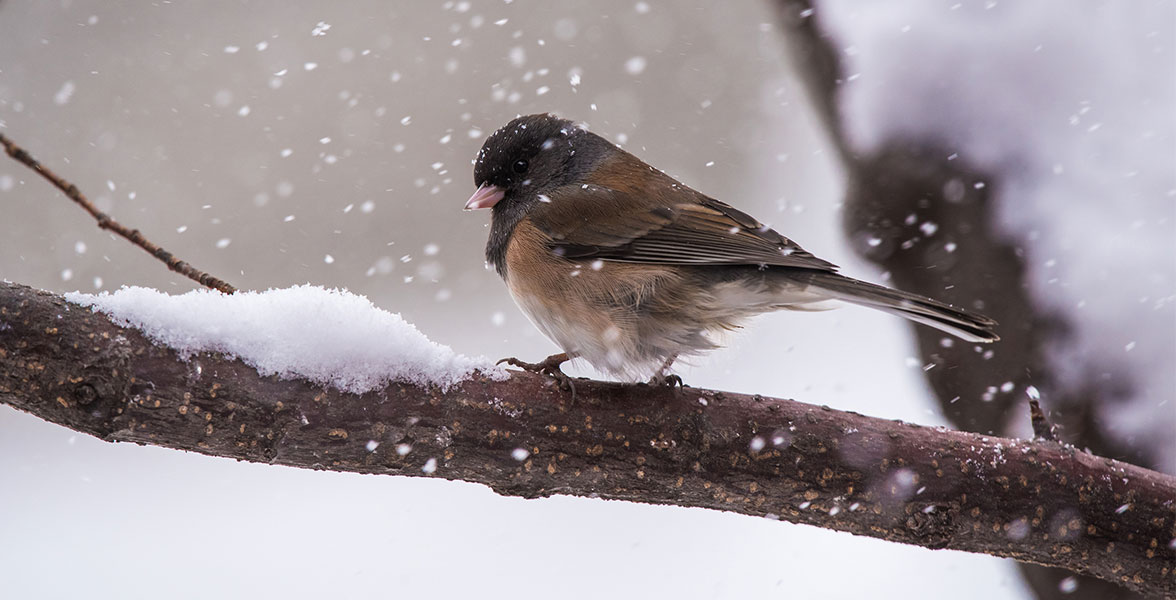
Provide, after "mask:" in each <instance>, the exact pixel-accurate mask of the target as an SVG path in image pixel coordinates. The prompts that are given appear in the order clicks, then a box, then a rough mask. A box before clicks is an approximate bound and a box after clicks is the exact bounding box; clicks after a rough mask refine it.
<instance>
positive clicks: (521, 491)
mask: <svg viewBox="0 0 1176 600" xmlns="http://www.w3.org/2000/svg"><path fill="white" fill-rule="evenodd" d="M234 297H236V296H234ZM576 389H577V396H576V400H575V404H574V405H573V404H571V402H570V397H569V395H568V394H566V393H564V392H562V391H560V390H559V389H557V388H555V387H553V386H551V385H550V384H549V381H548V380H547V379H545V378H543V377H539V376H535V375H531V374H527V373H517V374H514V375H513V376H512V377H510V378H509V379H505V380H502V379H501V378H488V377H481V376H479V375H478V374H476V373H475V374H474V375H473V376H471V377H470V378H467V379H465V380H462V381H458V382H455V383H451V384H450V385H448V386H447V387H446V388H445V389H442V388H441V387H438V386H436V385H429V384H420V383H391V384H389V385H386V386H384V387H383V388H382V389H379V390H377V391H369V392H366V393H362V394H355V393H348V392H343V391H340V390H338V389H337V388H335V387H333V386H327V387H324V386H323V385H322V384H314V383H309V382H307V381H304V380H301V379H296V378H282V377H280V376H279V375H270V376H262V375H259V373H258V371H257V370H256V369H255V368H254V367H252V366H249V365H247V364H245V362H243V361H241V360H239V359H235V358H229V357H227V356H225V355H223V354H217V353H198V354H195V355H193V356H191V357H189V358H188V359H187V360H185V359H183V358H182V357H181V356H180V354H179V353H178V352H177V351H176V350H174V349H172V348H169V347H166V346H163V345H160V344H156V343H153V342H152V341H150V340H149V339H148V338H147V337H146V336H145V335H144V334H143V333H142V332H140V331H139V330H138V329H135V328H131V327H123V326H120V325H118V324H116V323H114V322H112V320H111V319H110V318H109V317H108V316H107V315H105V314H102V313H98V312H93V311H91V310H89V309H86V308H84V307H81V306H79V305H77V304H72V303H70V302H68V301H66V300H65V299H64V298H62V297H60V296H57V295H54V294H51V293H48V292H43V291H38V290H34V289H31V288H28V287H24V286H20V285H16V284H11V283H3V284H0V401H2V402H4V403H7V404H10V405H12V406H14V407H16V408H19V409H22V410H25V411H28V412H30V413H33V414H35V415H38V416H40V417H41V418H43V419H46V420H49V421H52V422H54V423H58V424H61V425H64V426H66V427H69V428H71V429H74V430H77V431H80V432H84V433H89V434H91V435H94V436H97V437H99V438H101V439H104V440H108V441H123V442H135V443H139V444H153V445H159V446H166V447H171V448H177V449H182V450H192V451H196V452H201V453H205V454H210V455H215V456H223V457H228V458H235V459H238V460H248V461H256V462H267V463H272V464H281V465H288V466H294V467H301V468H313V469H329V470H337V471H355V472H364V473H380V474H392V475H409V476H427V477H441V478H445V479H454V480H463V481H471V482H476V483H482V484H485V485H488V486H490V487H491V488H492V489H494V490H495V491H497V492H498V493H500V494H506V495H514V496H522V497H527V498H536V497H544V496H549V495H552V494H570V495H578V496H592V497H599V498H605V499H617V500H630V501H635V502H647V503H654V504H672V505H678V506H693V507H704V508H710V509H716V510H726V511H733V512H738V513H742V514H747V515H752V516H759V517H766V518H771V519H780V520H785V521H791V522H795V523H806V524H810V525H816V526H819V527H825V528H829V529H835V530H841V531H848V532H851V533H856V534H860V535H868V536H872V537H876V538H881V539H886V540H890V541H895V542H902V543H907V544H915V545H920V546H925V547H929V548H951V549H956V550H964V551H969V552H981V553H986V554H991V555H995V556H1007V557H1013V558H1015V559H1017V560H1021V561H1028V562H1033V563H1039V564H1044V565H1051V566H1056V567H1061V568H1064V569H1068V570H1070V571H1073V572H1078V573H1087V574H1090V575H1093V576H1095V577H1099V578H1102V579H1105V580H1108V581H1113V582H1116V583H1119V584H1121V585H1124V586H1126V587H1128V588H1131V589H1134V590H1137V591H1140V592H1142V593H1144V594H1148V595H1155V596H1164V595H1171V594H1172V593H1173V589H1174V577H1176V575H1174V566H1176V544H1174V542H1173V531H1174V528H1176V478H1173V477H1171V476H1168V475H1164V474H1161V473H1157V472H1153V471H1149V470H1146V469H1143V468H1140V467H1136V466H1133V465H1129V464H1125V463H1120V462H1117V461H1113V460H1109V459H1104V458H1100V457H1097V456H1093V455H1090V454H1087V453H1084V452H1081V451H1078V450H1075V449H1073V448H1069V447H1065V446H1061V445H1058V444H1054V443H1046V442H1030V441H1020V440H1011V439H1004V438H996V437H990V436H981V435H976V434H970V433H964V432H959V431H949V430H944V429H937V428H928V427H922V426H917V425H911V424H907V423H901V422H895V421H887V420H883V419H877V418H872V417H866V416H862V415H858V414H854V413H847V412H841V411H837V410H833V409H830V408H826V407H817V406H811V405H807V404H803V403H799V402H793V401H789V400H778V399H773V398H765V397H761V396H747V395H742V394H732V393H726V392H717V391H710V390H700V389H693V388H681V389H679V388H666V387H649V386H644V385H625V384H615V383H604V382H597V381H586V380H581V381H578V382H577V383H576Z"/></svg>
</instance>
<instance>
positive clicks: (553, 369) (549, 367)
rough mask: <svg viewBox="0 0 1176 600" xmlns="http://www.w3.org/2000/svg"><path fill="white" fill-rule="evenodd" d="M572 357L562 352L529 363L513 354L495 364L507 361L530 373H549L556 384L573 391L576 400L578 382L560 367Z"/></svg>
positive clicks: (573, 397) (573, 398)
mask: <svg viewBox="0 0 1176 600" xmlns="http://www.w3.org/2000/svg"><path fill="white" fill-rule="evenodd" d="M570 358H571V357H569V356H568V355H567V354H565V353H560V354H552V355H551V356H548V357H547V358H545V359H543V360H542V361H540V362H537V363H529V362H525V361H521V360H519V359H517V358H515V357H513V356H511V357H508V358H504V359H502V360H499V361H498V362H496V363H494V364H496V365H500V364H502V363H506V364H508V365H510V366H512V367H518V368H520V369H522V370H524V371H527V372H530V373H535V374H537V375H547V376H548V377H550V378H552V379H554V380H555V382H556V384H557V385H559V389H561V390H564V391H570V392H571V393H572V401H573V402H575V400H576V384H574V383H572V378H571V377H568V375H567V374H566V373H564V372H563V371H562V370H561V369H560V368H559V366H560V365H562V364H564V363H565V362H567V361H568V360H570Z"/></svg>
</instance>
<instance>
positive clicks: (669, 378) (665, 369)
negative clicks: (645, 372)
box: [649, 354, 685, 387]
mask: <svg viewBox="0 0 1176 600" xmlns="http://www.w3.org/2000/svg"><path fill="white" fill-rule="evenodd" d="M675 360H678V355H677V354H675V355H673V356H671V357H669V358H667V359H666V361H665V362H663V363H662V366H661V367H660V368H659V369H658V370H657V372H656V373H654V374H653V377H651V378H649V385H668V386H670V387H673V386H675V385H676V386H678V387H683V386H685V384H684V383H682V378H681V377H679V376H677V375H675V374H673V373H670V372H669V370H670V367H672V366H673V365H674V361H675Z"/></svg>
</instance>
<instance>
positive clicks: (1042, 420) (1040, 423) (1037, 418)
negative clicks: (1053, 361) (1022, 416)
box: [1026, 386, 1058, 442]
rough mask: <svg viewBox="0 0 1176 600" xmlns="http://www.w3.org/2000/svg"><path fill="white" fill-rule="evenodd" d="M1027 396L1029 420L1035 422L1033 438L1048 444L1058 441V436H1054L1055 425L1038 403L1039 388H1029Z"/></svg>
mask: <svg viewBox="0 0 1176 600" xmlns="http://www.w3.org/2000/svg"><path fill="white" fill-rule="evenodd" d="M1026 395H1027V396H1029V420H1030V421H1032V422H1033V437H1034V438H1036V439H1039V440H1045V441H1047V442H1056V441H1058V438H1057V436H1056V435H1054V428H1053V424H1051V423H1050V422H1049V418H1048V417H1046V416H1045V411H1043V410H1041V403H1040V402H1038V401H1037V395H1038V391H1037V388H1036V387H1033V386H1029V391H1028V393H1027V394H1026Z"/></svg>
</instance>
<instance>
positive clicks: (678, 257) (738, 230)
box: [531, 186, 837, 271]
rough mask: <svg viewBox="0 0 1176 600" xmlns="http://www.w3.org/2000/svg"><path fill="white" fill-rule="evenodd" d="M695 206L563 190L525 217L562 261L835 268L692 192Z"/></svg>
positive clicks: (571, 188) (593, 190) (587, 190)
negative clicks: (548, 238) (589, 259)
mask: <svg viewBox="0 0 1176 600" xmlns="http://www.w3.org/2000/svg"><path fill="white" fill-rule="evenodd" d="M681 191H686V192H688V193H690V194H691V195H692V196H693V198H694V200H695V201H693V202H677V203H672V202H658V201H657V200H656V199H652V200H651V199H649V198H633V197H631V196H630V195H628V194H625V193H623V192H618V191H616V190H611V189H607V188H601V187H596V186H592V187H584V186H569V188H561V189H560V190H558V191H557V193H555V194H552V195H551V196H550V197H549V198H548V200H549V202H547V203H545V204H543V205H541V206H539V207H537V208H536V209H535V210H534V212H532V214H531V218H532V220H533V222H534V223H535V225H536V226H537V227H538V228H539V229H540V230H541V231H543V232H544V233H545V234H547V235H549V236H551V239H552V249H553V251H555V252H556V253H558V254H561V255H562V256H564V257H566V258H580V259H585V258H599V259H603V260H613V261H620V262H634V263H652V264H670V265H756V266H782V267H799V268H807V269H816V270H820V271H836V270H837V266H836V265H834V264H832V263H830V262H828V261H825V260H822V259H819V258H817V257H815V256H813V255H812V254H809V253H808V252H807V251H805V250H804V249H803V248H801V247H800V246H799V245H797V244H796V243H795V242H793V241H792V240H789V239H788V238H786V237H784V236H782V235H780V234H779V233H777V232H776V231H774V230H772V229H771V228H769V227H768V226H766V225H764V224H763V223H760V222H759V221H756V220H755V219H754V218H752V217H751V216H750V215H748V214H746V213H743V212H741V211H739V210H737V209H735V208H733V207H731V206H729V205H727V204H725V203H723V202H720V201H718V200H715V199H713V198H708V197H706V196H703V195H702V194H698V193H696V192H693V190H689V189H688V188H687V189H686V190H680V192H679V194H676V196H679V197H680V196H681V195H682V194H681Z"/></svg>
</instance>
